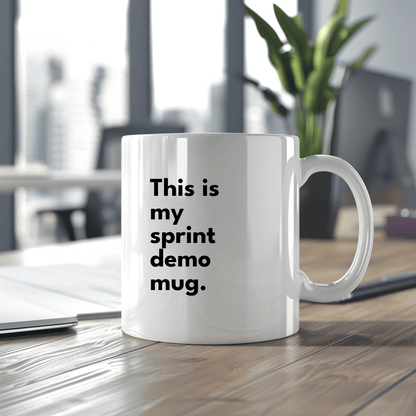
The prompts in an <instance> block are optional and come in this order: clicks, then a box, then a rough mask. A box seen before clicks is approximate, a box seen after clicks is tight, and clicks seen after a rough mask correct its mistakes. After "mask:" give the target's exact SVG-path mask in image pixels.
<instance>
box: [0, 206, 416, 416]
mask: <svg viewBox="0 0 416 416" xmlns="http://www.w3.org/2000/svg"><path fill="white" fill-rule="evenodd" d="M349 214H351V213H349ZM351 215H352V217H354V214H353V213H352V214H351ZM344 219H345V220H344V221H343V226H344V230H343V231H342V230H341V231H340V227H338V232H337V238H336V239H335V240H332V241H317V240H305V241H302V242H301V265H302V268H303V269H304V270H305V271H306V272H307V273H309V275H310V277H311V279H313V280H315V281H320V282H329V281H332V280H334V279H337V278H339V277H340V276H341V274H342V273H344V272H345V271H346V270H347V269H348V267H349V265H350V262H351V259H352V257H353V253H354V251H355V246H356V229H355V225H354V220H351V219H350V220H348V215H347V216H346V217H345V218H344ZM376 222H377V221H376ZM341 228H342V227H341ZM62 262H66V263H71V262H74V263H82V264H91V265H95V266H101V267H105V268H111V269H114V270H119V269H120V263H119V262H120V239H119V238H103V239H96V240H90V241H88V242H85V241H84V242H77V243H68V244H61V245H56V246H53V247H46V248H36V249H30V250H26V251H20V252H15V253H5V254H2V255H0V264H1V265H6V264H19V265H39V264H53V263H62ZM415 269H416V240H391V239H387V238H386V237H385V236H384V232H383V231H381V230H380V231H377V232H376V237H375V244H374V250H373V255H372V259H371V263H370V266H369V269H368V272H367V274H366V276H365V278H364V281H366V282H369V281H373V280H377V279H379V278H380V277H382V276H383V275H388V274H393V273H399V272H405V271H409V270H415ZM300 316H301V326H300V331H299V333H297V334H296V335H293V336H291V337H288V338H285V339H281V340H276V341H269V342H262V343H256V344H246V345H230V346H207V345H202V346H191V345H179V344H166V343H158V342H151V341H145V340H141V339H136V338H133V337H130V336H128V335H125V334H123V333H122V332H121V329H120V319H101V320H89V321H81V322H80V324H79V325H78V327H76V328H75V329H70V330H61V331H59V332H43V333H38V334H35V335H33V334H32V335H19V336H16V335H14V336H5V335H4V336H3V337H1V338H0V414H1V415H3V416H9V415H19V416H20V415H26V414H30V415H32V414H33V415H139V414H145V415H169V416H171V415H250V416H252V415H319V416H322V415H356V414H357V415H360V416H364V415H378V414H382V415H415V414H416V400H415V394H416V393H415V392H414V386H415V385H416V289H412V290H407V291H403V292H398V293H396V294H391V295H387V296H383V297H380V298H374V299H371V300H366V301H362V302H357V303H351V304H343V305H318V304H306V303H304V304H301V313H300Z"/></svg>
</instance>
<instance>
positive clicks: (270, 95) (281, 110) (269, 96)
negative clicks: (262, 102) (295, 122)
mask: <svg viewBox="0 0 416 416" xmlns="http://www.w3.org/2000/svg"><path fill="white" fill-rule="evenodd" d="M263 96H264V98H265V99H266V100H267V101H268V102H269V103H270V104H271V106H272V108H273V111H274V112H275V113H276V114H279V115H280V116H286V115H287V113H288V110H287V108H286V107H285V106H284V105H283V104H282V103H281V102H280V101H279V99H278V97H277V95H276V94H275V93H274V92H273V91H272V90H270V89H268V88H265V89H264V90H263Z"/></svg>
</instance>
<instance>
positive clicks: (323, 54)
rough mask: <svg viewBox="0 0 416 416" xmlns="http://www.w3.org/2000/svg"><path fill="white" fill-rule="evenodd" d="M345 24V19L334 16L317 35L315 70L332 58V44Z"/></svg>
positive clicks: (314, 59) (314, 57) (314, 56)
mask: <svg viewBox="0 0 416 416" xmlns="http://www.w3.org/2000/svg"><path fill="white" fill-rule="evenodd" d="M343 23H344V17H342V16H341V17H340V16H338V15H334V16H332V17H331V18H330V19H329V21H328V22H327V23H326V25H325V26H324V27H322V29H321V30H320V31H319V32H318V34H317V35H316V40H315V51H314V54H313V64H314V67H315V68H317V67H319V66H321V65H322V64H323V63H324V62H325V61H326V59H327V58H328V57H331V56H332V55H329V53H328V49H329V46H330V44H331V43H332V39H333V38H334V36H335V35H337V34H338V33H339V31H340V28H341V27H342V25H343Z"/></svg>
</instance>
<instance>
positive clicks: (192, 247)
mask: <svg viewBox="0 0 416 416" xmlns="http://www.w3.org/2000/svg"><path fill="white" fill-rule="evenodd" d="M122 149H123V151H122V241H123V248H122V250H123V257H122V258H123V260H122V302H123V305H122V329H123V331H124V332H126V333H128V334H130V335H133V336H136V337H140V338H145V339H149V340H155V341H164V342H177V343H189V344H232V343H243V342H244V343H246V342H258V341H265V340H272V339H277V338H282V337H286V336H289V335H292V334H294V333H296V332H297V331H298V329H299V297H300V296H301V297H302V298H309V299H312V300H318V301H330V300H333V299H334V298H340V297H342V296H344V295H346V294H347V293H349V292H350V291H351V290H353V288H354V287H355V286H356V285H357V284H358V283H359V281H360V280H361V278H362V276H363V275H364V272H365V270H366V268H367V265H368V261H369V257H370V253H371V247H372V232H373V228H372V211H371V204H370V200H369V197H368V193H367V191H366V190H365V187H364V185H363V183H362V181H361V179H360V178H359V177H358V175H357V174H356V172H355V171H354V170H353V169H352V168H351V166H350V165H348V164H347V163H346V162H344V161H342V160H340V159H338V158H333V157H331V156H316V157H310V158H307V159H300V158H299V141H298V138H297V137H296V136H288V135H248V134H187V133H182V134H166V135H142V136H140V135H137V136H126V137H124V138H123V144H122ZM318 170H328V171H332V172H335V173H337V174H340V175H341V176H342V177H343V178H344V179H346V180H347V182H348V183H349V185H350V186H352V189H353V192H354V194H355V196H356V199H357V203H358V207H359V215H360V224H361V225H360V239H359V246H358V249H357V255H356V258H355V259H354V263H353V265H352V266H351V269H350V270H349V272H348V273H347V275H346V276H344V278H342V279H340V280H339V281H338V282H336V283H335V284H332V286H331V285H317V284H314V283H312V282H310V281H309V279H308V278H307V276H306V275H305V274H304V273H303V272H302V271H300V270H299V187H300V186H301V184H302V183H303V182H304V181H305V180H306V179H307V178H308V177H309V175H310V174H312V173H313V172H314V171H318Z"/></svg>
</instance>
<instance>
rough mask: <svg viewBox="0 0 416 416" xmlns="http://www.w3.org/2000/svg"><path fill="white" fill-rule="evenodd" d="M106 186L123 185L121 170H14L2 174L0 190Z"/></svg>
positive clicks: (3, 191)
mask: <svg viewBox="0 0 416 416" xmlns="http://www.w3.org/2000/svg"><path fill="white" fill-rule="evenodd" d="M78 186H79V187H88V188H106V187H109V186H117V187H120V186H121V171H120V170H101V171H98V170H95V171H91V172H80V173H78V172H65V171H62V172H60V171H57V172H49V173H44V174H33V173H32V174H27V173H24V172H19V171H16V172H13V171H12V170H10V171H9V172H8V174H7V175H5V174H1V170H0V192H2V193H8V192H12V191H15V190H16V189H17V188H36V189H57V188H72V187H78Z"/></svg>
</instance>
